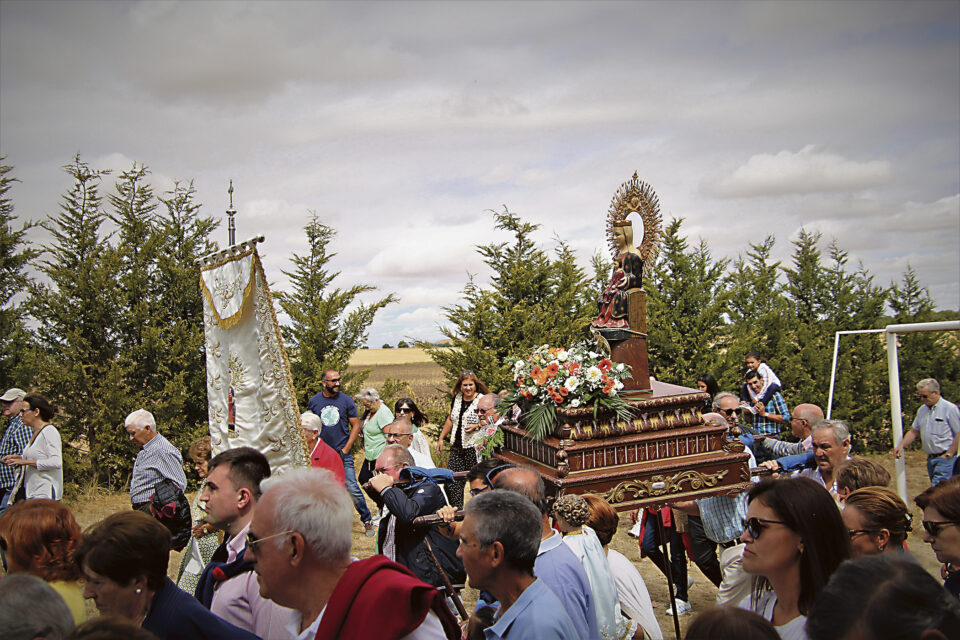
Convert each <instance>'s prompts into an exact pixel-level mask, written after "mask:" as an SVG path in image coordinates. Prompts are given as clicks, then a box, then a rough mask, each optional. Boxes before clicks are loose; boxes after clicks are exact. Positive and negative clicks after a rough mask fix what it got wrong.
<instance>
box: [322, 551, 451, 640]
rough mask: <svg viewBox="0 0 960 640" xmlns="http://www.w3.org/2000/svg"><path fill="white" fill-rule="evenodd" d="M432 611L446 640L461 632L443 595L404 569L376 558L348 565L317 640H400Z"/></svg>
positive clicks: (334, 593) (333, 595)
mask: <svg viewBox="0 0 960 640" xmlns="http://www.w3.org/2000/svg"><path fill="white" fill-rule="evenodd" d="M431 610H432V611H433V612H434V613H435V614H436V615H437V617H438V618H440V623H441V624H442V625H443V630H444V633H445V634H446V636H447V638H449V639H450V640H457V639H458V638H460V627H459V625H458V624H457V620H456V618H454V617H453V614H452V613H450V610H449V609H448V608H447V605H446V603H445V602H444V598H443V595H442V594H441V593H440V592H439V591H437V590H436V589H434V588H433V587H431V586H430V585H428V584H426V583H424V582H421V581H420V580H419V579H418V578H417V577H416V576H414V575H413V573H411V572H410V570H409V569H407V568H406V567H404V566H402V565H399V564H397V563H396V562H393V561H391V560H388V559H387V558H386V557H385V556H381V555H376V556H372V557H370V558H367V559H366V560H358V561H357V562H353V563H351V564H350V567H349V568H348V569H347V571H346V572H345V573H344V574H343V576H341V578H340V581H339V582H337V586H336V588H335V589H334V590H333V594H331V596H330V601H329V602H327V608H326V610H325V611H324V613H323V619H322V620H321V621H320V626H319V627H318V628H317V635H316V639H315V640H327V639H329V640H335V639H337V638H377V640H400V638H403V637H404V636H406V635H409V634H410V633H412V632H413V631H414V630H415V629H416V628H417V627H419V626H420V625H421V624H422V623H423V621H424V620H425V619H426V617H427V614H428V613H429V612H430V611H431Z"/></svg>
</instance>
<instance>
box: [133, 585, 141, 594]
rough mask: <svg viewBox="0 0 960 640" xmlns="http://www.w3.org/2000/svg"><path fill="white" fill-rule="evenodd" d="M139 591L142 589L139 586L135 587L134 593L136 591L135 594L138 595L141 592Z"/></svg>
mask: <svg viewBox="0 0 960 640" xmlns="http://www.w3.org/2000/svg"><path fill="white" fill-rule="evenodd" d="M141 591H142V589H140V587H137V590H136V591H134V593H136V594H137V595H140V592H141Z"/></svg>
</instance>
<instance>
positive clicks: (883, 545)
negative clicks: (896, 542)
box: [877, 544, 887, 553]
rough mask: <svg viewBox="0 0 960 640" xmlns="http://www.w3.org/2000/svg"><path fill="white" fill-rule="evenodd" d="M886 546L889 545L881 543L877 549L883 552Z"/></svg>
mask: <svg viewBox="0 0 960 640" xmlns="http://www.w3.org/2000/svg"><path fill="white" fill-rule="evenodd" d="M886 548H887V545H885V544H881V545H880V546H878V547H877V551H879V552H880V553H883V550H884V549H886Z"/></svg>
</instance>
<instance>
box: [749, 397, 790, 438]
mask: <svg viewBox="0 0 960 640" xmlns="http://www.w3.org/2000/svg"><path fill="white" fill-rule="evenodd" d="M764 409H766V411H767V413H768V414H773V415H778V416H780V417H782V418H783V419H784V420H785V424H787V425H789V424H790V411H789V409H787V401H786V400H784V399H783V396H782V395H781V394H780V392H779V391H777V392H776V393H774V394H773V397H772V398H770V402H768V403H767V404H766V406H765V407H764ZM752 418H753V419H752V421H751V423H750V424H751V425H752V426H753V428H754V429H755V430H756V431H757V433H762V434H763V435H767V436H779V435H780V427H781V426H782V425H781V423H779V422H774V421H773V420H770V419H769V418H764V417H761V416H759V415H756V416H752Z"/></svg>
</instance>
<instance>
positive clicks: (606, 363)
mask: <svg viewBox="0 0 960 640" xmlns="http://www.w3.org/2000/svg"><path fill="white" fill-rule="evenodd" d="M611 367H613V363H612V362H611V361H610V358H604V359H603V360H601V361H600V363H599V364H598V365H597V369H600V371H603V372H604V373H606V372H607V371H610V368H611Z"/></svg>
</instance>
